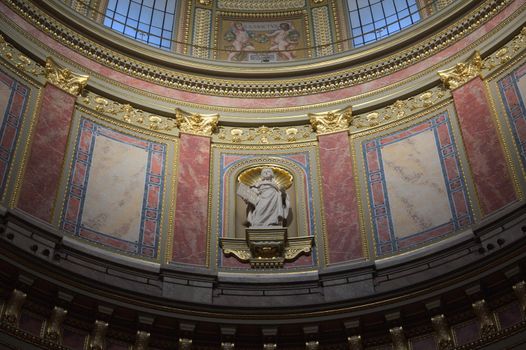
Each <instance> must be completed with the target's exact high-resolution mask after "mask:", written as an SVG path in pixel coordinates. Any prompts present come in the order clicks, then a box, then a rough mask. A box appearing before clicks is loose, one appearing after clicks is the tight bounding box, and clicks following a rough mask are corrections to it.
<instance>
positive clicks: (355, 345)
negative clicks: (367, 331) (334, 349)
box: [347, 335, 363, 350]
mask: <svg viewBox="0 0 526 350" xmlns="http://www.w3.org/2000/svg"><path fill="white" fill-rule="evenodd" d="M347 343H348V344H349V350H363V345H362V337H361V336H360V335H353V336H350V337H348V338H347Z"/></svg>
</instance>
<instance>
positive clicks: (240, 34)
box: [225, 22, 256, 61]
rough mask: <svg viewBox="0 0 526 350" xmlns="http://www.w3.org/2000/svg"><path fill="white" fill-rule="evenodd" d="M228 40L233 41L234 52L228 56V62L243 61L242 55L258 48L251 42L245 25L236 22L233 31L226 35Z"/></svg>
mask: <svg viewBox="0 0 526 350" xmlns="http://www.w3.org/2000/svg"><path fill="white" fill-rule="evenodd" d="M225 38H226V40H228V41H232V46H233V47H234V50H233V51H231V52H230V53H229V54H228V57H227V60H228V61H232V60H233V59H236V60H238V61H240V60H241V54H242V53H243V52H246V51H253V50H255V49H256V48H255V47H254V46H253V45H252V43H251V42H250V39H251V38H250V34H249V32H248V31H246V30H245V27H244V26H243V23H241V22H235V23H234V24H233V25H232V29H230V31H229V32H227V34H226V35H225Z"/></svg>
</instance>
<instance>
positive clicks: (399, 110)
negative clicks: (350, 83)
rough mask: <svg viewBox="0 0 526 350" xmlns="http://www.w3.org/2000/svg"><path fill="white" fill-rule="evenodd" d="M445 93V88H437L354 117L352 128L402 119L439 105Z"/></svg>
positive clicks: (373, 125)
mask: <svg viewBox="0 0 526 350" xmlns="http://www.w3.org/2000/svg"><path fill="white" fill-rule="evenodd" d="M445 92H446V91H445V90H444V88H443V87H435V88H432V89H430V90H427V91H425V92H423V93H422V94H420V95H417V96H411V97H409V98H407V99H405V100H397V101H396V102H394V103H393V104H391V105H389V106H387V107H384V108H381V109H378V110H375V111H373V112H369V113H366V114H361V115H357V116H354V117H353V120H352V126H353V127H354V128H357V129H365V128H372V127H375V126H378V125H382V124H386V123H388V122H390V121H394V120H399V119H402V118H404V117H407V116H408V115H411V114H414V113H416V112H418V111H422V110H424V109H426V108H429V107H433V106H435V105H437V104H438V103H439V102H440V101H442V100H443V99H444V98H445V96H446V94H445Z"/></svg>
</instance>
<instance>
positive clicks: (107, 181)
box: [62, 119, 166, 258]
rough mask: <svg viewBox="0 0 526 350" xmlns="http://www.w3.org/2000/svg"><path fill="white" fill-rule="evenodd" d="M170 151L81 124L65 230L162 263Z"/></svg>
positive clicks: (96, 126) (69, 189)
mask: <svg viewBox="0 0 526 350" xmlns="http://www.w3.org/2000/svg"><path fill="white" fill-rule="evenodd" d="M165 154H166V147H165V145H163V144H158V143H154V142H150V141H145V140H142V139H139V138H136V137H133V136H129V135H126V134H122V133H119V132H117V131H114V130H111V129H109V128H106V127H103V126H101V125H98V124H96V123H94V122H91V121H89V120H87V119H82V120H81V127H80V131H79V136H78V144H77V147H76V151H75V157H74V160H73V169H72V172H71V176H70V179H69V184H68V192H67V197H66V204H65V210H64V214H63V218H62V228H63V229H64V230H65V231H67V232H70V233H72V234H74V235H76V236H79V237H82V238H84V239H87V240H90V241H94V242H97V243H99V244H102V245H104V246H107V247H109V248H113V249H117V250H120V251H124V252H126V253H131V254H137V255H142V256H145V257H150V258H155V257H157V252H158V244H159V235H160V226H161V211H162V202H163V198H162V193H163V186H164V179H163V178H164V160H165Z"/></svg>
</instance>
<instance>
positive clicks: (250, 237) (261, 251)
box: [220, 164, 313, 268]
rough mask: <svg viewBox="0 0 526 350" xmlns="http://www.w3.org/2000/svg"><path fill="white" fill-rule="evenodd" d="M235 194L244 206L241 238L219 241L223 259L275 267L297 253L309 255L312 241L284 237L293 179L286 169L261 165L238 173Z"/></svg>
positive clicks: (292, 258) (256, 265) (281, 264)
mask: <svg viewBox="0 0 526 350" xmlns="http://www.w3.org/2000/svg"><path fill="white" fill-rule="evenodd" d="M237 181H238V189H237V195H238V196H239V197H241V198H242V199H243V200H244V201H245V202H246V203H247V222H248V223H249V225H250V226H249V227H248V228H246V229H245V239H238V238H222V239H221V240H220V245H221V247H222V248H223V253H224V254H225V255H226V256H230V255H234V256H235V257H236V258H237V259H238V260H240V261H242V262H249V263H250V265H251V267H252V268H279V267H283V264H284V263H285V261H293V260H295V259H296V258H297V257H298V256H299V255H301V254H310V252H311V251H312V242H313V239H312V237H310V236H307V237H295V238H291V239H289V238H288V237H287V227H286V226H287V217H288V213H289V209H290V203H289V199H288V195H287V193H286V190H287V189H288V188H290V187H291V186H292V184H293V181H294V177H293V175H292V174H291V173H290V172H289V171H288V170H286V169H284V168H282V167H279V166H276V165H273V164H264V165H258V166H254V167H251V168H248V169H246V170H244V171H242V172H241V173H240V174H239V175H238V177H237Z"/></svg>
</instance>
